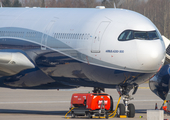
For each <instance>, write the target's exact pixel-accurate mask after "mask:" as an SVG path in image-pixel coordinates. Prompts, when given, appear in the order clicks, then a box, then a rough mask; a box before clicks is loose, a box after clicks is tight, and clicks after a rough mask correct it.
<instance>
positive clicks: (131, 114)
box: [127, 104, 135, 118]
mask: <svg viewBox="0 0 170 120" xmlns="http://www.w3.org/2000/svg"><path fill="white" fill-rule="evenodd" d="M128 110H129V112H128V113H127V116H128V117H130V118H133V117H135V106H134V105H133V104H128Z"/></svg>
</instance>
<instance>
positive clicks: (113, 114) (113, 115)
mask: <svg viewBox="0 0 170 120" xmlns="http://www.w3.org/2000/svg"><path fill="white" fill-rule="evenodd" d="M120 100H121V96H120V97H119V100H118V102H117V105H116V109H115V110H114V111H113V112H112V113H111V114H110V115H109V118H114V117H115V115H116V112H117V108H118V105H119V102H120Z"/></svg>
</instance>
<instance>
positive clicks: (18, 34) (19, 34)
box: [0, 31, 40, 37]
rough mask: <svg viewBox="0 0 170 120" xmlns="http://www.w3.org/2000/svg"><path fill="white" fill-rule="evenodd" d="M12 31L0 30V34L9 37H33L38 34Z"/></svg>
mask: <svg viewBox="0 0 170 120" xmlns="http://www.w3.org/2000/svg"><path fill="white" fill-rule="evenodd" d="M24 34H25V33H24V32H14V31H0V36H9V37H24V36H25V37H35V36H38V35H40V34H39V33H37V32H26V34H25V35H24Z"/></svg>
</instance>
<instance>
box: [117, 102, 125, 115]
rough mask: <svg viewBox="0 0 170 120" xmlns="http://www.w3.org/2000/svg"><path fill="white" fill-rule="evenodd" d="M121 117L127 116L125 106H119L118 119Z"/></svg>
mask: <svg viewBox="0 0 170 120" xmlns="http://www.w3.org/2000/svg"><path fill="white" fill-rule="evenodd" d="M120 115H125V105H124V104H119V105H118V108H117V117H120Z"/></svg>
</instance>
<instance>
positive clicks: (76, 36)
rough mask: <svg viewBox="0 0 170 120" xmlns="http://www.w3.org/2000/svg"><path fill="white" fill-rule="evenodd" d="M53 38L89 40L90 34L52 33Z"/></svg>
mask: <svg viewBox="0 0 170 120" xmlns="http://www.w3.org/2000/svg"><path fill="white" fill-rule="evenodd" d="M54 38H57V39H86V40H88V39H89V38H90V34H87V33H84V34H83V33H82V34H81V33H80V34H79V33H54Z"/></svg>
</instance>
